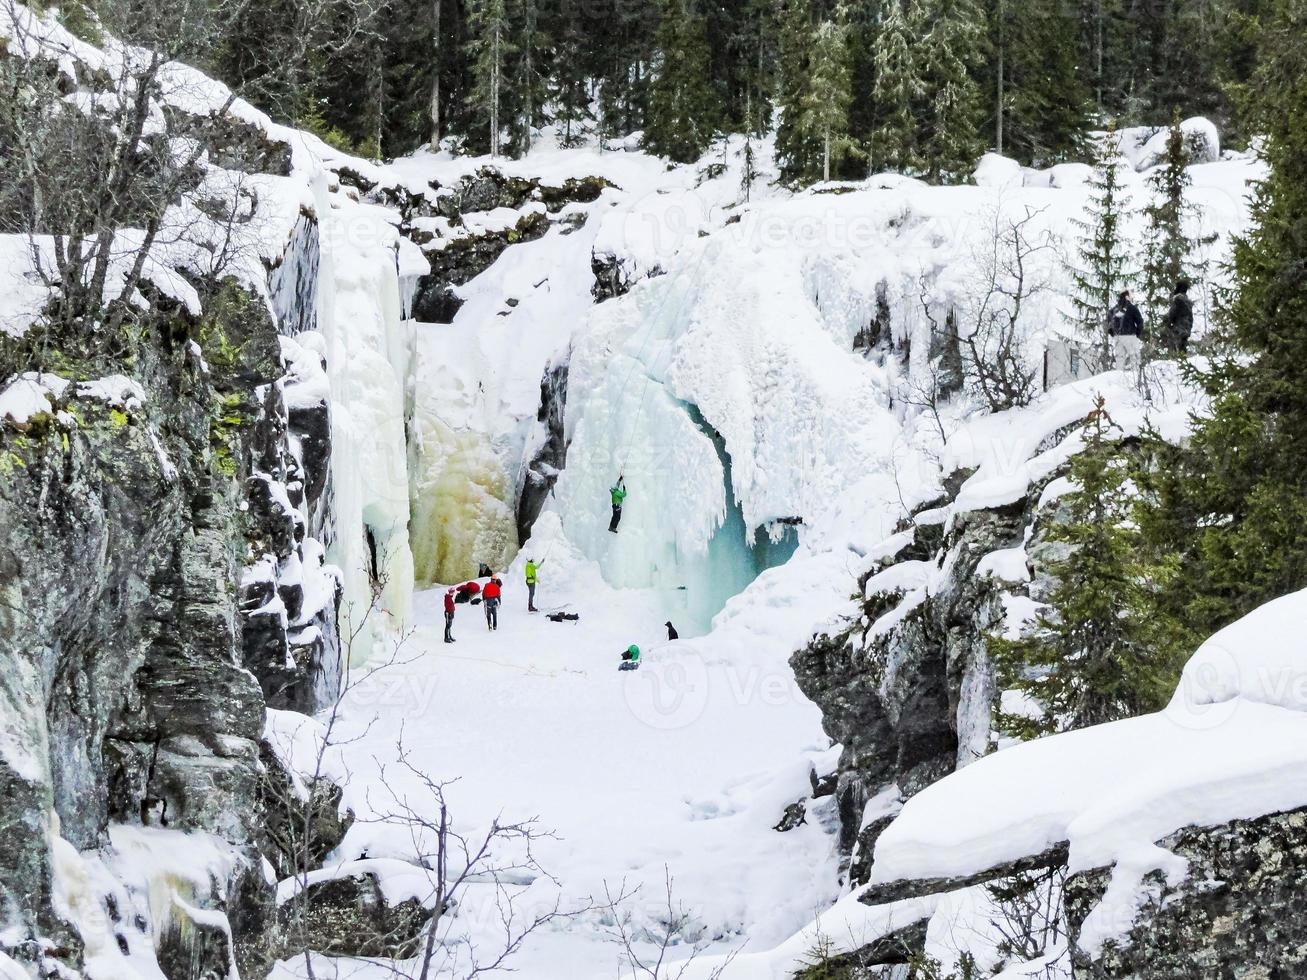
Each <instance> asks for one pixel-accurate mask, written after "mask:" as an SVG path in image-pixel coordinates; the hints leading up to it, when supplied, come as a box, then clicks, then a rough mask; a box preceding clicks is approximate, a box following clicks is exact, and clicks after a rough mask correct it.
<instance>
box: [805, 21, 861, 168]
mask: <svg viewBox="0 0 1307 980" xmlns="http://www.w3.org/2000/svg"><path fill="white" fill-rule="evenodd" d="M808 64H809V69H808V83H807V86H806V90H805V92H804V94H803V96H802V98H801V99H800V101H799V123H798V124H799V127H800V129H801V130H802V131H803V132H804V133H806V134H808V138H809V139H811V140H814V141H816V142H819V143H820V145H821V179H822V180H830V179H831V163H832V162H833V161H835V162H837V161H839V160H840V159H842V158H843V157H844V156H845V154H847V153H848V152H849V151H850V150H851V149H853V148H854V147H853V143H852V141H851V140H850V139H849V134H848V111H849V100H850V99H851V98H852V93H851V92H850V91H849V56H848V47H847V45H846V43H845V29H844V27H843V26H841V25H839V24H835V23H833V22H831V21H829V20H826V21H822V22H821V23H820V24H818V25H817V29H816V30H815V31H814V32H813V35H812V51H811V54H810V57H809V62H808Z"/></svg>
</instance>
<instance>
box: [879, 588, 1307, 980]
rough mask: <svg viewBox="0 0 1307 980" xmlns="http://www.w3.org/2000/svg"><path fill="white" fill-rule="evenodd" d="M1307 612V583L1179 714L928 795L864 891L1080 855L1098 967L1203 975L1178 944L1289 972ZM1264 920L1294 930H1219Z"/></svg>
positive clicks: (1211, 652)
mask: <svg viewBox="0 0 1307 980" xmlns="http://www.w3.org/2000/svg"><path fill="white" fill-rule="evenodd" d="M1305 619H1307V591H1305V592H1299V593H1295V594H1293V595H1289V596H1285V597H1283V598H1281V599H1277V600H1275V601H1274V602H1271V603H1268V604H1267V605H1265V606H1263V607H1262V608H1260V609H1258V610H1256V611H1255V612H1253V613H1251V614H1250V615H1248V616H1247V617H1245V618H1244V619H1242V620H1240V621H1238V622H1236V623H1234V624H1232V625H1231V626H1229V627H1227V628H1226V629H1224V630H1221V631H1220V632H1218V633H1216V634H1215V635H1214V636H1212V637H1211V639H1209V640H1208V641H1207V642H1206V643H1204V644H1203V646H1202V647H1200V648H1199V650H1198V651H1197V652H1196V653H1195V654H1194V656H1193V657H1192V658H1191V659H1190V661H1189V663H1188V665H1187V666H1186V668H1185V671H1184V674H1183V676H1182V679H1181V682H1180V684H1179V686H1178V687H1177V689H1176V692H1175V695H1174V697H1173V698H1172V701H1171V703H1170V704H1169V705H1168V706H1167V708H1166V709H1165V710H1164V711H1161V712H1157V713H1155V714H1151V715H1145V716H1142V717H1139V718H1131V719H1127V720H1124V721H1119V722H1114V723H1112V724H1107V725H1100V726H1095V727H1092V728H1088V729H1082V730H1080V731H1074V732H1067V733H1064V734H1059V735H1055V736H1051V737H1048V738H1044V739H1039V740H1036V741H1033V742H1027V743H1022V744H1019V745H1015V746H1013V747H1011V748H1009V749H1005V750H1004V751H1001V752H998V753H996V754H994V755H991V756H988V757H986V758H984V759H981V760H979V761H977V762H976V763H974V764H973V765H971V766H968V767H967V768H965V769H962V770H959V771H958V772H956V773H954V774H952V775H950V776H948V777H947V778H945V779H943V780H941V781H940V782H938V783H936V784H934V785H932V786H930V787H928V788H927V789H925V790H923V791H922V792H920V793H919V794H917V795H916V796H915V797H913V798H912V799H911V800H909V801H908V802H907V804H906V805H905V806H904V807H903V810H902V813H901V814H900V815H899V816H898V817H897V818H896V819H895V820H894V821H893V822H892V823H891V824H890V825H889V826H888V827H887V828H886V829H885V830H884V832H883V833H882V834H881V836H880V838H879V840H878V841H877V843H876V847H875V859H874V862H873V864H872V869H871V882H872V884H871V887H870V888H869V889H868V890H867V891H866V893H865V894H863V895H862V896H861V898H862V900H863V901H864V902H872V903H876V902H880V901H887V900H902V899H904V898H905V897H908V896H911V895H913V894H924V893H933V892H937V891H939V890H941V888H942V887H943V886H945V885H948V886H950V887H952V888H955V889H956V888H960V887H962V886H967V885H971V884H974V883H976V882H979V881H982V880H985V879H996V878H1000V877H1008V876H1010V875H1012V874H1013V873H1014V872H1015V871H1017V870H1020V869H1021V868H1022V867H1023V866H1024V867H1032V866H1038V865H1040V864H1045V865H1046V864H1049V863H1051V862H1050V861H1049V860H1047V859H1048V857H1049V856H1050V855H1058V854H1060V853H1065V855H1066V857H1065V866H1066V868H1067V871H1068V872H1069V873H1070V876H1071V877H1070V878H1069V879H1068V882H1067V885H1066V891H1065V899H1064V901H1065V909H1066V913H1067V916H1068V920H1069V922H1070V925H1071V928H1072V938H1073V939H1074V950H1073V953H1074V958H1075V960H1076V962H1077V963H1078V964H1080V965H1082V966H1084V967H1085V969H1086V970H1087V971H1088V972H1086V973H1085V974H1084V975H1086V976H1094V977H1100V976H1101V977H1118V976H1121V977H1124V976H1141V975H1153V976H1160V975H1167V976H1171V975H1190V974H1174V973H1171V972H1168V971H1167V970H1165V969H1162V970H1160V972H1158V967H1157V963H1158V961H1156V960H1155V959H1154V958H1153V957H1154V955H1155V954H1154V953H1153V952H1150V951H1157V950H1160V951H1161V952H1158V953H1156V955H1160V956H1163V957H1164V958H1165V957H1170V958H1171V959H1166V960H1165V961H1166V962H1171V960H1172V959H1174V958H1175V956H1176V955H1178V954H1177V953H1176V952H1175V951H1174V949H1172V950H1171V951H1170V952H1166V950H1167V949H1168V947H1170V946H1173V945H1174V946H1176V948H1179V949H1183V950H1185V953H1184V956H1183V957H1182V959H1183V962H1184V963H1185V964H1194V963H1198V962H1200V961H1206V960H1210V961H1211V963H1212V964H1215V965H1219V964H1220V963H1227V964H1228V963H1233V962H1236V961H1237V962H1239V963H1241V964H1245V965H1247V964H1249V963H1252V962H1256V963H1260V964H1263V965H1266V966H1268V967H1274V968H1279V969H1286V968H1287V966H1286V963H1287V960H1286V958H1289V959H1292V958H1293V957H1295V956H1297V955H1298V954H1296V953H1295V952H1294V950H1295V949H1297V948H1299V945H1300V944H1295V943H1294V942H1291V941H1288V940H1286V938H1285V935H1287V934H1288V933H1292V932H1293V930H1294V929H1300V926H1298V925H1295V923H1298V922H1299V921H1300V920H1301V918H1302V916H1301V915H1300V914H1296V913H1295V914H1291V915H1290V916H1289V917H1288V919H1287V920H1284V919H1280V918H1279V916H1280V915H1281V913H1282V912H1284V911H1286V910H1288V906H1287V905H1286V900H1285V896H1288V895H1292V894H1294V893H1295V892H1296V891H1297V890H1298V889H1300V888H1301V886H1302V880H1303V878H1304V875H1305V874H1307V872H1304V859H1305V858H1307V852H1305V851H1304V847H1303V843H1302V842H1303V829H1304V827H1305V826H1307V812H1304V811H1305V808H1307V636H1304V633H1303V631H1302V628H1301V627H1302V623H1303V622H1304V620H1305ZM963 814H965V819H963V818H961V815H963ZM1204 828H1208V829H1204ZM1063 848H1065V851H1064V852H1063ZM1255 921H1263V922H1265V921H1278V922H1283V923H1284V925H1283V926H1282V927H1278V926H1277V928H1282V929H1283V930H1285V933H1284V934H1281V935H1280V936H1279V938H1277V939H1276V941H1274V942H1266V943H1260V944H1258V943H1255V942H1248V943H1239V944H1233V945H1232V944H1228V943H1220V944H1218V943H1216V940H1215V939H1214V938H1213V935H1214V934H1213V932H1212V929H1213V928H1214V927H1215V925H1216V924H1217V923H1224V924H1225V926H1223V927H1222V930H1221V932H1222V934H1229V929H1230V928H1234V930H1235V932H1236V933H1237V932H1238V931H1239V930H1238V928H1237V924H1238V923H1244V924H1245V925H1249V924H1251V923H1253V922H1255ZM1263 928H1264V927H1263ZM1218 947H1219V948H1218ZM1131 950H1133V952H1130V951H1131ZM1268 957H1269V958H1270V959H1268ZM1215 965H1214V966H1213V970H1214V972H1202V971H1200V972H1196V973H1193V974H1192V975H1194V976H1199V975H1202V976H1212V975H1217V974H1218V973H1220V970H1219V969H1216V966H1215ZM1189 968H1190V969H1193V968H1194V967H1192V966H1189ZM1140 971H1143V972H1140ZM1079 975H1081V974H1080V973H1079V972H1078V973H1077V976H1079ZM1286 975H1288V974H1286Z"/></svg>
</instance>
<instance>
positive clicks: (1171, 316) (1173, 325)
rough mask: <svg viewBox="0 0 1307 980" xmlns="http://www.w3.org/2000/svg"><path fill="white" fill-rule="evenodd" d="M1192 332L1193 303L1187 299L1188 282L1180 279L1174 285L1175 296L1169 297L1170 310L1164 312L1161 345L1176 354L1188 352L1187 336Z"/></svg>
mask: <svg viewBox="0 0 1307 980" xmlns="http://www.w3.org/2000/svg"><path fill="white" fill-rule="evenodd" d="M1193 330H1194V301H1193V300H1191V299H1190V298H1189V280H1188V279H1181V280H1179V281H1178V282H1177V283H1176V284H1175V295H1174V296H1172V297H1171V308H1170V309H1169V310H1167V311H1166V329H1165V330H1164V331H1163V332H1162V343H1163V344H1164V345H1165V346H1166V348H1167V349H1168V350H1172V351H1175V352H1176V353H1177V354H1184V353H1187V352H1188V350H1189V335H1190V334H1191V333H1193Z"/></svg>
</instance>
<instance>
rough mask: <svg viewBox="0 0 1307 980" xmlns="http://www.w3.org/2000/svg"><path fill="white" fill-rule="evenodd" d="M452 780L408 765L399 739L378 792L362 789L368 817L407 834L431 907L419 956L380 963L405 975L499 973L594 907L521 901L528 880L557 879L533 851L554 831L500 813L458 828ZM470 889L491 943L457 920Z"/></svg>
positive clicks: (465, 977) (416, 978) (466, 977)
mask: <svg viewBox="0 0 1307 980" xmlns="http://www.w3.org/2000/svg"><path fill="white" fill-rule="evenodd" d="M394 776H398V777H399V778H398V779H395V778H392V777H394ZM454 782H456V780H444V781H441V780H436V779H434V778H432V777H431V776H430V775H429V774H428V773H427V772H426V771H425V770H424V769H422V768H420V767H418V766H417V765H415V764H414V763H413V762H412V760H411V758H410V755H409V753H408V751H407V749H406V748H405V747H404V745H403V740H402V738H401V740H400V742H399V743H398V745H397V751H396V761H395V763H394V764H393V766H382V768H381V780H380V786H379V787H378V790H377V793H376V794H375V795H374V794H371V793H370V794H369V806H370V807H371V809H372V811H373V815H372V816H371V817H369V820H370V821H373V822H376V823H379V824H381V825H383V826H388V827H395V828H399V829H400V830H401V831H402V832H403V834H404V835H405V836H406V837H407V838H408V841H409V845H410V847H411V850H412V859H413V860H414V861H415V862H416V863H417V864H418V865H420V866H421V867H422V868H424V869H425V871H426V881H427V889H428V890H427V894H426V895H424V896H422V898H421V902H422V904H423V906H425V907H426V908H428V909H430V910H431V920H430V921H429V922H428V923H427V925H426V930H425V933H424V935H423V939H422V943H421V947H420V949H419V951H418V955H417V956H416V957H415V958H413V959H412V960H396V961H393V962H391V963H388V964H387V966H388V967H389V969H390V970H391V972H392V973H393V974H394V975H395V976H398V977H402V978H405V980H431V978H434V977H443V976H456V977H459V978H462V980H471V978H473V977H479V976H481V975H483V974H487V973H493V972H495V971H497V970H502V969H504V968H505V965H506V964H507V963H508V961H509V960H510V959H511V958H512V957H513V956H514V955H515V954H516V953H517V952H519V951H520V950H521V948H522V945H523V944H524V943H525V942H526V940H527V939H528V938H529V937H530V936H531V935H532V934H533V933H534V932H536V931H537V930H539V929H540V928H542V927H543V926H545V925H547V924H549V923H551V922H554V921H556V920H559V919H570V918H574V917H576V916H579V915H583V914H584V913H586V912H589V911H591V910H593V909H594V908H595V905H594V903H592V902H590V901H589V900H583V901H582V902H581V903H580V904H578V905H575V906H571V907H567V908H564V906H563V904H562V900H561V899H560V898H557V897H555V898H554V899H552V900H550V901H549V902H547V903H546V904H544V905H542V906H538V907H530V906H528V904H527V903H526V901H525V900H524V893H525V891H526V889H527V887H529V885H530V884H531V883H533V882H534V881H536V880H537V879H541V878H543V879H547V880H548V881H550V882H551V883H553V884H554V885H557V884H558V882H557V879H555V878H554V877H553V876H552V875H550V874H549V873H548V872H547V871H546V870H545V869H544V868H543V867H542V865H541V864H540V862H539V860H538V859H537V857H536V852H535V848H536V845H537V844H538V843H539V842H540V841H542V840H548V839H552V838H553V837H554V834H553V833H552V831H549V830H548V829H546V828H544V827H543V826H542V825H541V824H540V822H539V820H538V819H537V818H535V817H529V818H525V819H521V820H505V819H503V818H502V816H499V817H496V818H495V819H493V820H492V821H491V822H490V824H489V826H486V827H484V828H482V829H480V830H478V831H477V832H475V833H466V832H464V831H462V830H460V829H458V826H457V824H456V822H455V820H454V818H453V815H452V813H451V810H450V806H449V801H448V797H447V794H446V791H447V790H448V789H449V787H450V786H451V785H453V784H454ZM403 784H408V785H411V786H415V787H416V790H415V792H413V793H412V794H410V793H409V792H408V791H405V790H402V789H399V788H397V787H399V786H401V785H403ZM375 797H380V799H375ZM474 889H484V890H485V893H486V894H487V896H488V901H487V905H486V907H488V908H489V909H490V915H491V918H492V919H493V920H494V928H495V940H494V941H493V942H490V943H488V944H481V943H480V942H478V938H477V937H474V936H472V935H471V934H470V932H469V931H468V930H467V929H466V928H464V925H465V923H464V922H461V921H460V918H462V919H464V920H467V919H469V918H470V917H471V913H469V912H468V911H467V908H466V907H468V906H470V905H471V904H472V903H471V900H470V893H471V892H472V891H473V890H474Z"/></svg>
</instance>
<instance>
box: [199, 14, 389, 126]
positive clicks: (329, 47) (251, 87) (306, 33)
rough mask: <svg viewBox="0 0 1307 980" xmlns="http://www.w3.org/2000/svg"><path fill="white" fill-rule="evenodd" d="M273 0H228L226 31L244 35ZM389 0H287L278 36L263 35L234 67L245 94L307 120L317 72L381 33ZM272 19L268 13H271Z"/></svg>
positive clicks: (281, 115)
mask: <svg viewBox="0 0 1307 980" xmlns="http://www.w3.org/2000/svg"><path fill="white" fill-rule="evenodd" d="M266 3H267V0H223V2H222V4H221V7H222V10H221V15H220V23H221V29H222V32H223V34H224V35H227V36H238V35H239V34H240V33H241V26H242V24H245V23H248V22H250V21H251V20H253V21H254V22H255V23H259V22H260V20H259V19H257V17H256V15H257V14H258V13H259V8H261V7H264V6H266ZM385 7H386V0H285V2H283V3H280V4H278V6H277V12H276V23H277V29H276V37H275V38H263V39H261V45H262V46H259V47H254V48H252V49H251V50H248V51H247V52H244V54H245V56H244V57H242V58H240V59H239V61H238V63H237V64H235V65H233V66H232V67H233V69H234V71H235V72H236V74H237V75H238V78H237V79H236V82H237V83H238V86H239V88H240V89H241V92H242V94H243V95H246V96H248V97H249V98H250V99H251V101H253V102H255V103H256V104H257V105H259V106H260V107H261V108H263V109H265V110H267V111H268V112H270V113H272V115H273V116H275V117H276V118H278V119H284V120H287V121H289V122H292V123H297V124H302V123H304V122H306V121H307V120H306V116H307V115H309V114H310V111H311V103H312V98H313V92H312V90H313V80H314V79H313V76H314V72H315V71H318V70H320V69H321V67H322V65H323V63H324V62H329V61H330V60H331V59H333V58H336V57H337V56H339V55H341V54H342V53H343V52H346V51H347V50H349V49H350V48H351V47H352V46H354V45H356V44H357V43H358V42H359V41H360V40H363V39H365V38H368V37H375V36H376V33H377V31H378V30H379V25H380V17H381V15H382V13H383V11H384V10H385ZM265 19H266V15H265Z"/></svg>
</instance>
